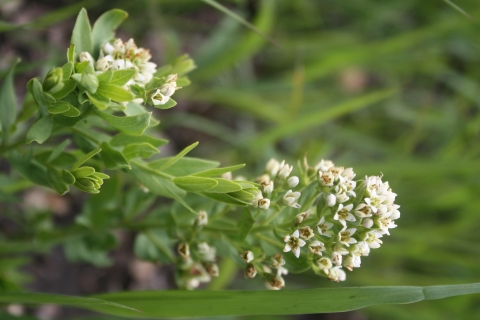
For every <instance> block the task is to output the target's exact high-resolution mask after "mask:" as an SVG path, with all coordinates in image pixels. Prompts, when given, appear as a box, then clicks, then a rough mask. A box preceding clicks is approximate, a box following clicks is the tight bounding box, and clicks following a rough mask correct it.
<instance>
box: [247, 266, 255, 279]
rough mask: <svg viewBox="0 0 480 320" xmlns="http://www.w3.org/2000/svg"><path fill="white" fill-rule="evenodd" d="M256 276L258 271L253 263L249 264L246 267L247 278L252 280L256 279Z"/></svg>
mask: <svg viewBox="0 0 480 320" xmlns="http://www.w3.org/2000/svg"><path fill="white" fill-rule="evenodd" d="M256 275H257V269H255V267H254V265H253V264H251V263H249V264H247V266H246V267H245V278H249V279H252V278H255V276H256Z"/></svg>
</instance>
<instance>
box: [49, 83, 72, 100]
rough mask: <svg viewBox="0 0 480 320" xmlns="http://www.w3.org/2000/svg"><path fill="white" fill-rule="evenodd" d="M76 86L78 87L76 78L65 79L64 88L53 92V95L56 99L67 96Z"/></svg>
mask: <svg viewBox="0 0 480 320" xmlns="http://www.w3.org/2000/svg"><path fill="white" fill-rule="evenodd" d="M76 87H77V82H76V81H75V80H72V79H67V80H63V88H62V89H60V90H59V91H57V92H55V93H52V96H53V97H54V98H55V99H62V98H64V97H66V96H67V95H68V94H69V93H70V92H72V91H73V90H75V88H76Z"/></svg>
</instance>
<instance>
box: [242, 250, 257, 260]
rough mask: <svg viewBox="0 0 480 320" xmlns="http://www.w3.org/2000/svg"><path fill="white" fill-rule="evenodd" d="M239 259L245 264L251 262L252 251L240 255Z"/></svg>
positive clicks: (252, 257)
mask: <svg viewBox="0 0 480 320" xmlns="http://www.w3.org/2000/svg"><path fill="white" fill-rule="evenodd" d="M240 257H241V258H242V259H243V260H244V261H245V262H246V263H249V262H252V261H253V259H254V256H253V252H252V251H245V252H244V253H242V254H241V255H240Z"/></svg>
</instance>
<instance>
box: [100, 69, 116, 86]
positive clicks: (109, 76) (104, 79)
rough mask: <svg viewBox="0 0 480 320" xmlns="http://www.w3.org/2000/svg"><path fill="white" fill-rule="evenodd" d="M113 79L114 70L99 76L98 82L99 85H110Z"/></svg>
mask: <svg viewBox="0 0 480 320" xmlns="http://www.w3.org/2000/svg"><path fill="white" fill-rule="evenodd" d="M112 77H113V70H107V71H104V72H102V73H100V74H97V78H98V82H99V83H109V82H110V80H112Z"/></svg>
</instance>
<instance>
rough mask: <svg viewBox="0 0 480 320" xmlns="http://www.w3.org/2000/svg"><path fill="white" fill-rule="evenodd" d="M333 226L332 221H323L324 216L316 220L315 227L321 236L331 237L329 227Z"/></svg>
mask: <svg viewBox="0 0 480 320" xmlns="http://www.w3.org/2000/svg"><path fill="white" fill-rule="evenodd" d="M332 226H333V223H330V222H325V217H321V218H320V221H319V222H318V224H317V226H316V228H317V232H318V234H319V235H321V236H325V237H329V238H330V237H331V236H332V235H331V233H330V231H329V230H330V229H331V228H332Z"/></svg>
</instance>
